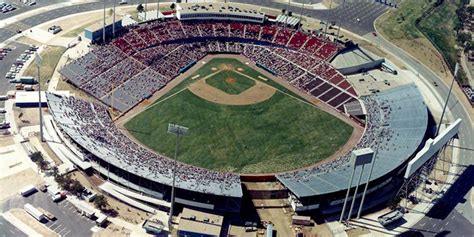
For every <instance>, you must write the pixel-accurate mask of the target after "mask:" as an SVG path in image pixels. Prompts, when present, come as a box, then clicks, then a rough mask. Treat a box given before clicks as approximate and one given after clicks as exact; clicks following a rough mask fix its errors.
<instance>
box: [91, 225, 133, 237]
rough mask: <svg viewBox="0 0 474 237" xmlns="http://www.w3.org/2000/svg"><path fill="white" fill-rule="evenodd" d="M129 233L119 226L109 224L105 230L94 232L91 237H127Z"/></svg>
mask: <svg viewBox="0 0 474 237" xmlns="http://www.w3.org/2000/svg"><path fill="white" fill-rule="evenodd" d="M130 234H131V231H130V230H128V229H125V228H123V227H120V226H116V225H114V224H109V225H108V226H107V228H105V229H102V230H100V231H98V232H95V233H94V234H93V235H92V236H93V237H109V236H114V237H127V236H130Z"/></svg>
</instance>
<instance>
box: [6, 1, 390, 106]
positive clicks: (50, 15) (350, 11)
mask: <svg viewBox="0 0 474 237" xmlns="http://www.w3.org/2000/svg"><path fill="white" fill-rule="evenodd" d="M58 1H59V0H46V1H41V2H43V3H42V4H38V6H35V7H22V8H20V9H18V10H15V11H13V12H11V13H8V14H4V15H0V16H1V17H0V20H4V19H5V18H6V17H7V16H8V17H14V16H17V15H18V14H20V13H24V12H26V11H28V10H32V9H36V8H38V7H41V6H46V5H52V4H54V3H57V2H58ZM317 1H318V0H315V1H314V2H317ZM59 2H61V1H59ZM143 2H144V0H134V1H130V5H133V4H138V3H143ZM161 2H166V1H161ZM235 2H241V3H252V4H254V3H255V1H253V0H238V1H235ZM149 4H153V3H149ZM260 4H261V5H264V6H267V7H273V8H277V9H282V8H287V5H286V4H282V3H277V2H274V1H272V0H262V1H261V2H260ZM107 6H108V7H111V6H112V2H111V1H108V5H107ZM102 7H103V3H101V2H90V3H84V4H80V5H73V6H66V7H62V8H57V9H54V10H51V11H47V12H41V13H38V14H36V15H34V16H31V17H28V18H26V19H23V20H20V21H18V22H16V23H13V24H10V25H7V26H5V27H2V28H0V42H4V41H6V40H7V39H9V38H11V37H13V36H15V35H16V34H17V32H18V30H27V29H29V28H31V27H34V26H37V25H39V24H42V23H44V22H47V21H51V20H54V19H56V18H59V17H63V16H67V15H71V14H75V13H81V12H87V11H92V10H97V9H100V8H102ZM387 9H388V7H387V6H386V5H384V4H381V3H376V2H374V1H367V0H351V1H347V3H346V4H345V5H344V6H340V7H338V8H336V9H332V10H313V9H304V10H303V15H309V16H311V17H314V18H317V19H327V18H328V17H329V19H330V21H336V22H337V21H341V25H342V27H343V28H346V29H350V30H351V31H353V32H355V33H357V34H360V35H363V34H366V33H368V32H371V31H373V30H374V28H373V22H374V21H375V19H376V18H377V17H378V16H380V15H381V14H382V13H384V12H385V11H386V10H387ZM289 10H291V11H293V12H295V13H300V12H301V10H300V8H297V7H290V8H289ZM295 15H297V14H295ZM338 16H340V17H338ZM358 18H359V19H361V21H360V22H358V21H357V20H356V19H358ZM14 46H18V44H15V45H14ZM24 47H26V46H24ZM23 51H24V49H23ZM23 51H22V50H20V49H19V50H16V51H13V52H11V54H10V55H9V56H7V58H5V59H4V60H2V61H0V78H2V80H0V95H3V94H6V92H7V91H8V90H11V89H12V88H13V85H10V84H8V83H7V82H6V81H7V80H4V79H5V78H4V75H5V73H6V72H7V71H8V69H9V68H10V66H11V63H12V62H13V61H12V60H14V59H16V58H17V57H18V56H19V55H20V54H21V53H23ZM2 106H3V103H1V104H0V107H2Z"/></svg>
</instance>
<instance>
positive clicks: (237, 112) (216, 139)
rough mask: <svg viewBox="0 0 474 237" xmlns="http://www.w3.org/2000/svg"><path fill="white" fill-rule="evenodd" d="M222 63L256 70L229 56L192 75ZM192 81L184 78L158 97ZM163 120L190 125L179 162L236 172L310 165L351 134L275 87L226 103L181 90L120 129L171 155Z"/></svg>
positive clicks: (336, 121)
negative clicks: (262, 96) (240, 102)
mask: <svg viewBox="0 0 474 237" xmlns="http://www.w3.org/2000/svg"><path fill="white" fill-rule="evenodd" d="M232 62H233V63H235V64H231V63H232ZM223 64H225V66H230V65H231V66H233V67H236V68H238V67H240V68H242V69H243V70H244V72H245V74H247V75H249V76H252V77H254V78H257V77H258V75H260V74H259V72H257V71H255V70H253V69H251V68H250V67H248V66H246V65H244V64H242V63H240V62H239V61H237V60H235V59H217V60H211V61H210V62H208V63H207V65H206V66H205V67H202V68H200V69H199V70H197V72H196V73H195V74H196V75H197V74H199V75H201V77H203V76H205V75H207V74H209V73H211V72H212V71H213V70H212V68H213V67H216V68H218V67H221V66H223ZM206 72H207V74H206ZM190 77H192V76H190ZM193 82H195V80H193V79H190V78H188V79H186V80H184V81H183V82H182V83H181V84H180V85H178V86H176V87H175V88H173V89H172V90H171V91H170V92H168V94H167V95H165V96H163V98H167V97H168V96H169V95H172V94H175V93H176V92H177V91H179V90H181V89H182V88H185V87H186V86H187V85H189V84H190V83H193ZM264 83H268V84H273V83H275V82H273V81H271V80H269V81H267V82H264ZM275 84H276V83H275ZM276 85H278V84H276ZM278 86H279V85H278ZM157 103H158V104H157ZM168 123H177V124H180V125H183V126H187V127H189V128H190V136H187V137H183V138H182V139H181V140H180V153H179V158H178V159H179V160H180V161H183V162H185V163H188V164H192V165H196V166H200V167H205V168H208V169H214V170H221V171H234V172H241V173H266V172H278V171H284V170H290V169H296V168H300V167H303V166H307V165H310V164H313V163H315V162H318V161H320V160H323V159H326V158H327V157H329V156H330V155H332V154H333V153H334V152H335V151H336V150H337V149H339V148H340V147H341V146H342V145H344V144H345V143H346V141H347V139H348V138H349V137H350V136H351V133H352V127H351V126H350V125H348V124H346V123H345V122H343V121H341V120H339V119H338V118H335V117H333V116H332V115H330V114H328V113H326V112H323V111H320V110H318V109H315V108H314V107H313V106H311V105H308V104H306V103H302V102H301V100H298V99H295V98H293V97H290V96H287V95H286V94H284V93H281V92H277V93H276V94H275V95H274V96H273V97H272V98H270V99H268V100H266V101H264V102H261V103H258V104H253V105H247V106H230V105H221V104H215V103H212V102H209V101H207V100H204V99H202V98H199V97H197V96H195V95H194V94H193V93H191V92H190V91H188V90H184V91H182V92H180V93H178V94H176V95H174V96H171V97H168V99H166V100H163V99H161V100H160V102H156V103H155V104H153V105H152V107H149V109H148V110H146V111H144V112H142V113H140V114H138V115H137V116H135V117H134V118H132V119H131V120H130V121H129V122H127V123H126V124H125V128H126V129H127V130H128V131H129V132H130V133H131V134H132V135H133V136H135V137H136V138H137V139H138V140H139V141H140V142H142V143H143V144H145V145H147V146H148V147H150V148H151V149H153V150H155V151H157V152H159V153H162V154H164V155H166V156H169V157H172V156H173V154H174V148H175V138H174V137H173V136H172V135H170V134H169V133H167V131H166V128H167V125H168Z"/></svg>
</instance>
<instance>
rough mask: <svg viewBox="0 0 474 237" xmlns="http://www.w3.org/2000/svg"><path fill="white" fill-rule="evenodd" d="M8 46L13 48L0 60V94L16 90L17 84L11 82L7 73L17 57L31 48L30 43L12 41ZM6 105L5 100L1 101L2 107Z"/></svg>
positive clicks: (0, 105)
mask: <svg viewBox="0 0 474 237" xmlns="http://www.w3.org/2000/svg"><path fill="white" fill-rule="evenodd" d="M7 47H9V48H11V49H12V50H11V51H9V52H8V53H7V55H6V56H5V57H4V58H3V59H2V60H0V95H5V94H6V93H7V91H9V90H14V89H15V85H14V84H11V83H10V82H9V79H7V78H5V75H6V74H7V73H8V71H10V68H11V66H12V64H13V63H14V62H15V61H16V60H17V58H18V57H19V56H20V55H21V54H22V53H24V52H25V50H26V49H28V48H29V46H28V45H25V44H20V43H12V44H9V45H8V46H7ZM4 106H5V103H4V101H0V107H1V108H3V107H4Z"/></svg>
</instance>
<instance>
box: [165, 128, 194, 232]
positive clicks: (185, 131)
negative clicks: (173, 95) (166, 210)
mask: <svg viewBox="0 0 474 237" xmlns="http://www.w3.org/2000/svg"><path fill="white" fill-rule="evenodd" d="M168 132H169V133H172V134H175V135H176V146H175V150H174V163H173V184H172V186H171V207H170V215H169V217H168V228H169V229H170V230H171V226H172V225H171V224H172V219H173V211H174V210H173V209H174V198H175V197H174V196H175V182H176V168H177V164H178V142H179V136H187V135H188V134H189V128H187V127H183V126H180V125H177V124H172V123H170V124H168Z"/></svg>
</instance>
